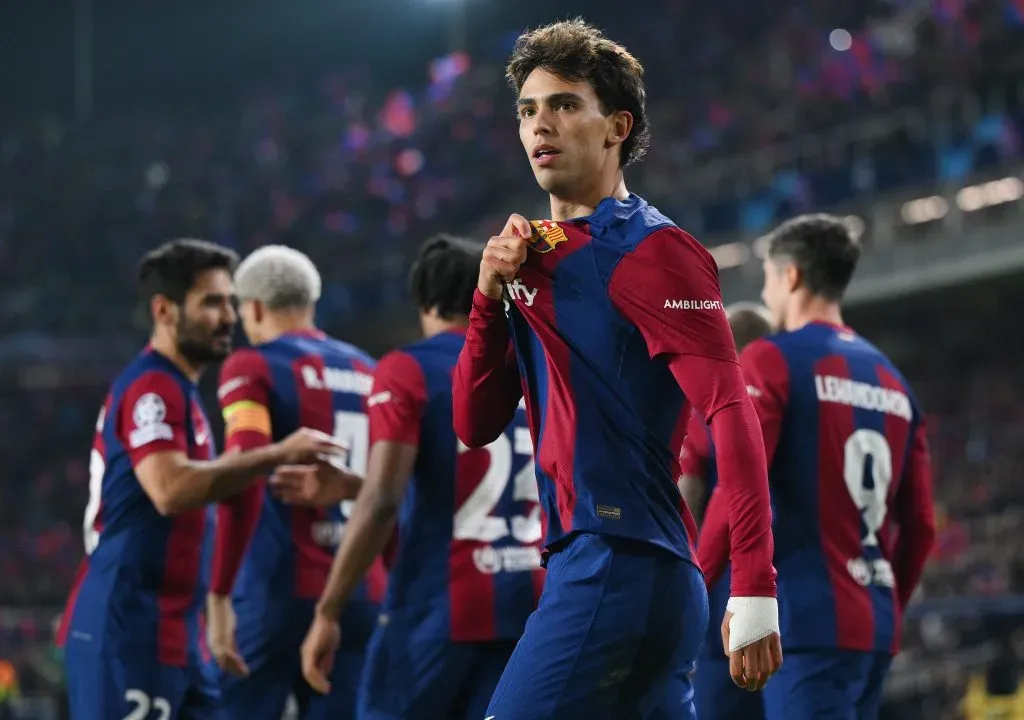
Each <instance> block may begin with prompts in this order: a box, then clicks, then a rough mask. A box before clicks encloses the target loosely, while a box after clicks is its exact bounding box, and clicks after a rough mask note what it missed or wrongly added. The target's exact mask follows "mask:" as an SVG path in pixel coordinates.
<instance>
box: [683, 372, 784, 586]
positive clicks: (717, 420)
mask: <svg viewBox="0 0 1024 720" xmlns="http://www.w3.org/2000/svg"><path fill="white" fill-rule="evenodd" d="M669 368H670V369H671V370H672V374H673V376H675V378H676V380H677V382H678V383H679V386H680V387H681V388H682V389H683V392H685V393H686V395H687V397H689V398H690V401H691V402H692V403H693V406H694V407H695V408H696V409H697V410H698V411H699V412H700V413H701V414H702V415H703V416H704V418H706V420H707V421H708V422H709V423H710V426H711V438H712V442H713V443H714V446H715V449H716V452H715V458H716V462H717V464H718V489H716V491H715V492H716V494H717V493H718V492H719V489H720V491H721V493H722V496H723V499H724V500H725V502H726V504H727V506H728V509H729V513H728V518H729V544H730V548H731V554H730V558H729V559H730V561H731V562H732V587H733V595H735V596H742V597H758V596H759V597H768V596H774V595H775V575H776V573H775V568H774V567H773V566H772V556H773V554H774V541H773V538H772V517H771V498H770V496H769V494H768V468H767V461H766V459H765V452H764V441H763V440H762V437H761V428H760V427H759V425H758V420H757V413H756V412H755V411H754V406H753V405H751V403H750V398H749V397H748V396H747V391H746V386H745V384H744V382H743V376H742V375H741V374H740V370H739V366H738V365H737V364H736V363H735V362H728V361H724V360H715V359H713V358H707V357H701V356H696V355H676V356H673V357H672V358H671V360H670V362H669ZM705 522H707V521H706V520H705Z"/></svg>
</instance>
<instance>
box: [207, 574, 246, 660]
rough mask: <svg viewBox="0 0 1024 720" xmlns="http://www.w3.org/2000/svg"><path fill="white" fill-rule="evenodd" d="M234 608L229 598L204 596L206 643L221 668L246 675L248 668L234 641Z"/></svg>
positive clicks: (211, 595) (211, 594) (213, 595)
mask: <svg viewBox="0 0 1024 720" xmlns="http://www.w3.org/2000/svg"><path fill="white" fill-rule="evenodd" d="M236 622H237V621H236V618H235V608H234V607H233V606H232V604H231V598H230V597H227V596H224V595H215V594H213V593H210V594H209V595H207V596H206V644H207V646H208V647H209V648H210V654H211V655H213V659H214V660H215V661H216V662H217V665H218V666H219V667H220V669H221V670H223V671H224V672H226V673H228V674H229V675H234V676H235V677H246V676H247V675H248V674H249V668H248V666H247V665H246V664H245V660H243V659H242V654H241V653H240V652H238V645H237V644H236V642H235V626H236Z"/></svg>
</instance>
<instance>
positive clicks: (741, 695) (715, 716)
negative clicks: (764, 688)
mask: <svg viewBox="0 0 1024 720" xmlns="http://www.w3.org/2000/svg"><path fill="white" fill-rule="evenodd" d="M718 644H719V646H721V644H722V643H721V641H719V642H718ZM693 702H694V705H696V706H697V717H699V718H700V720H763V718H764V704H763V700H762V699H761V693H759V692H756V693H752V692H747V691H746V690H744V689H742V688H739V687H736V683H734V682H733V681H732V677H731V676H730V675H729V659H728V658H727V657H725V656H724V655H721V656H719V657H708V656H705V655H702V656H701V657H700V658H699V659H698V660H697V672H695V673H694V674H693Z"/></svg>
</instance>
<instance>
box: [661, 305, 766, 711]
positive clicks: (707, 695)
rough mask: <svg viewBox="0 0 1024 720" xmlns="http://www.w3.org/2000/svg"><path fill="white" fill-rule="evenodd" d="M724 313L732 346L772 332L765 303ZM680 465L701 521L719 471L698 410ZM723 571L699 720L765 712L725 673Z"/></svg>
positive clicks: (712, 591) (697, 694) (700, 682)
mask: <svg viewBox="0 0 1024 720" xmlns="http://www.w3.org/2000/svg"><path fill="white" fill-rule="evenodd" d="M725 314H726V317H728V318H729V327H730V329H731V330H732V337H733V340H734V341H735V342H736V350H738V351H740V352H742V351H743V348H745V347H746V346H747V345H749V344H750V343H751V342H753V341H754V340H757V339H758V338H760V337H764V336H765V335H768V334H769V333H770V332H771V331H772V325H771V315H770V313H769V311H768V308H765V307H761V306H759V305H754V304H752V303H736V304H735V305H730V306H729V307H728V308H726V310H725ZM679 464H680V469H681V471H682V476H681V477H680V479H679V489H680V490H681V491H682V493H683V498H684V499H685V500H686V504H687V507H689V508H690V510H691V511H692V512H693V513H694V515H695V516H696V520H697V524H698V525H700V524H701V521H702V518H703V515H704V507H705V506H706V504H707V501H708V497H709V496H710V495H711V493H712V492H713V491H714V489H715V484H716V481H717V479H718V473H717V468H716V467H715V453H714V447H713V446H712V444H711V436H710V434H709V433H708V430H707V427H706V426H705V425H704V420H703V418H701V416H700V414H699V413H696V412H695V413H691V415H690V427H689V429H688V430H687V431H686V440H684V441H683V452H682V454H681V455H680V458H679ZM724 575H725V576H724V577H722V578H720V579H719V580H718V582H716V583H715V584H714V585H713V586H711V587H710V588H708V608H709V610H710V615H709V622H708V631H707V636H706V637H705V639H704V644H703V646H701V651H700V659H699V660H698V661H697V672H696V674H695V675H694V676H693V696H694V699H693V702H694V705H695V706H696V708H697V717H699V718H701V719H702V720H758V719H759V718H761V717H763V716H764V711H763V710H762V703H761V696H760V694H759V693H749V692H745V691H744V690H741V689H740V688H738V687H736V684H735V683H734V682H733V681H732V678H731V677H729V662H728V661H727V660H726V658H725V656H724V655H723V647H722V621H723V619H724V618H725V606H726V604H727V603H728V602H729V574H728V570H727V571H726V572H725V573H724Z"/></svg>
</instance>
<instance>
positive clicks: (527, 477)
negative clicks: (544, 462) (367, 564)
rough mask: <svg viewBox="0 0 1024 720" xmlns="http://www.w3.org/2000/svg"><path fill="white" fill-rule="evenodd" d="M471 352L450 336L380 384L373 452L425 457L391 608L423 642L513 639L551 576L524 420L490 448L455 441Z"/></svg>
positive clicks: (401, 359)
mask: <svg viewBox="0 0 1024 720" xmlns="http://www.w3.org/2000/svg"><path fill="white" fill-rule="evenodd" d="M464 342H465V335H464V334H463V333H462V332H459V331H450V332H443V333H440V334H438V335H435V336H433V337H430V338H427V339H425V340H422V341H420V342H417V343H414V344H412V345H408V346H406V347H404V348H401V349H399V350H395V351H393V352H391V353H389V354H388V355H385V356H384V357H383V358H382V359H381V361H380V364H379V365H378V366H377V371H376V373H375V375H374V388H373V394H372V395H371V396H370V399H369V401H368V403H367V405H368V407H369V413H370V437H371V444H372V443H376V442H379V441H391V442H397V443H404V444H408V445H414V446H416V447H417V448H418V450H417V455H416V465H415V470H414V476H413V478H412V480H411V482H410V486H409V490H408V492H407V495H406V497H405V500H404V502H403V504H402V507H401V510H400V512H399V518H398V539H397V546H396V551H395V555H394V560H393V564H392V565H391V576H390V582H389V585H388V593H387V599H386V602H385V607H386V608H387V609H390V610H406V611H412V612H413V613H414V614H415V616H416V617H417V618H421V620H420V623H419V626H418V629H417V631H416V632H417V637H431V638H437V639H439V640H442V639H443V640H450V641H453V642H486V641H491V640H498V639H515V638H518V637H519V636H520V635H522V633H523V629H524V627H525V625H526V618H527V617H528V616H529V615H530V613H531V612H533V610H534V608H535V607H536V604H537V599H538V598H539V596H540V591H541V587H542V584H543V577H544V571H543V570H542V569H541V567H540V546H541V538H542V535H543V532H542V528H541V519H540V506H539V504H538V499H537V480H536V477H535V475H534V465H533V445H532V443H531V441H530V435H529V430H528V429H527V427H526V419H525V413H524V412H523V410H517V411H516V413H515V419H514V421H513V422H512V424H511V425H510V426H509V427H508V428H506V430H505V432H503V433H501V434H500V435H499V436H498V437H497V439H496V440H494V441H493V442H492V443H490V444H489V445H487V446H485V447H482V448H477V449H468V448H467V447H466V446H464V445H462V444H461V443H460V442H459V441H458V439H457V438H456V437H455V433H454V431H453V430H452V379H451V378H452V368H453V367H454V366H455V362H456V360H457V359H458V357H459V351H460V350H461V349H462V346H463V344H464Z"/></svg>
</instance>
